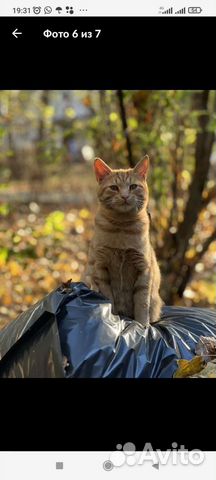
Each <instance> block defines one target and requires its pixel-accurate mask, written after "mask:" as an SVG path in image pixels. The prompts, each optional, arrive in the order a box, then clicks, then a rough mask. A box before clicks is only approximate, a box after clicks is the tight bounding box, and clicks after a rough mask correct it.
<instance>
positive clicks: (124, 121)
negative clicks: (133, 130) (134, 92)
mask: <svg viewBox="0 0 216 480" xmlns="http://www.w3.org/2000/svg"><path fill="white" fill-rule="evenodd" d="M116 94H117V97H118V101H119V108H120V114H121V121H122V128H123V133H124V137H125V140H126V145H127V153H128V161H129V165H130V167H132V168H133V167H134V160H133V155H132V145H131V140H130V136H129V132H128V124H127V116H126V111H125V106H124V94H123V91H122V90H117V92H116Z"/></svg>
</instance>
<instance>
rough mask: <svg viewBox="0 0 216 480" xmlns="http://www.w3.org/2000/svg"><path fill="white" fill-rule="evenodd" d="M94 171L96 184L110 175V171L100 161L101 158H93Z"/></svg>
mask: <svg viewBox="0 0 216 480" xmlns="http://www.w3.org/2000/svg"><path fill="white" fill-rule="evenodd" d="M94 171H95V175H96V179H97V181H98V183H100V182H102V180H103V179H104V178H105V177H106V176H107V175H110V173H112V170H111V168H110V167H108V165H107V164H106V163H105V162H103V160H101V158H95V161H94Z"/></svg>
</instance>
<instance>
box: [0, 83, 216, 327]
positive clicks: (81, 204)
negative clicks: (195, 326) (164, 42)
mask: <svg viewBox="0 0 216 480" xmlns="http://www.w3.org/2000/svg"><path fill="white" fill-rule="evenodd" d="M215 130H216V92H215V91H208V90H203V91H182V90H178V91H176V90H169V91H161V90H160V91H157V90H155V91H150V90H133V91H122V90H117V91H106V90H102V91H62V90H59V91H53V90H46V91H43V90H41V91H30V90H29V91H1V92H0V175H1V185H0V217H1V227H0V228H1V230H0V266H1V270H2V272H3V282H1V286H0V297H1V300H0V302H1V306H0V313H1V318H2V324H4V323H6V322H7V321H9V320H10V319H12V318H14V317H15V316H16V315H17V314H18V313H19V312H20V311H22V310H23V309H25V308H26V307H27V306H29V305H30V304H31V303H32V302H34V301H36V300H37V299H38V298H40V297H41V296H42V295H43V294H44V293H46V292H48V291H50V289H52V288H55V286H57V285H58V284H59V283H60V282H61V281H65V280H67V279H68V278H72V279H73V280H74V281H79V279H80V276H81V274H82V271H83V269H84V266H85V262H86V259H87V250H88V243H89V240H90V238H91V235H92V229H93V216H94V213H95V209H96V191H95V186H96V184H95V180H94V175H93V171H92V161H93V158H94V156H100V157H102V158H103V159H104V160H105V161H106V162H107V163H108V164H109V165H110V166H113V167H115V168H118V167H119V168H121V167H122V168H124V167H128V166H133V165H134V164H135V163H136V162H137V161H138V160H140V158H141V157H142V156H143V154H145V153H148V155H149V156H150V162H151V163H150V165H151V168H150V172H149V179H148V181H149V187H150V195H151V199H150V205H149V207H150V211H151V217H152V228H151V236H152V242H153V244H154V247H155V249H156V251H157V256H158V259H159V263H160V266H161V270H162V276H163V284H162V292H161V293H162V296H163V298H164V300H165V301H166V302H167V303H169V304H181V305H186V306H187V305H188V306H191V305H200V306H214V304H215V298H216V291H215V290H216V289H215V260H216V249H215V247H216V228H215V213H216V208H215V196H216V185H215V167H216V144H215Z"/></svg>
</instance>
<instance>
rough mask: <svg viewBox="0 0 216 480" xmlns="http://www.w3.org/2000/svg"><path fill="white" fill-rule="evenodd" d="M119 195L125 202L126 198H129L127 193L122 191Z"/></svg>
mask: <svg viewBox="0 0 216 480" xmlns="http://www.w3.org/2000/svg"><path fill="white" fill-rule="evenodd" d="M121 197H122V198H123V200H125V202H126V200H127V199H128V198H129V195H128V193H122V194H121Z"/></svg>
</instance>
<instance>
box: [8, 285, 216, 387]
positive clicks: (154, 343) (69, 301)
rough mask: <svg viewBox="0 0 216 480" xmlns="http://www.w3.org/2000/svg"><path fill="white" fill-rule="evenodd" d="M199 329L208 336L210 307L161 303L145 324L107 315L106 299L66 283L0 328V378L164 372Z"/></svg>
mask: <svg viewBox="0 0 216 480" xmlns="http://www.w3.org/2000/svg"><path fill="white" fill-rule="evenodd" d="M201 335H203V336H208V337H210V336H213V337H215V338H216V313H215V312H214V311H213V310H209V309H202V308H183V307H164V308H163V312H162V317H161V320H160V321H159V322H157V323H156V324H154V325H151V326H150V327H148V328H147V329H145V328H142V326H141V325H139V324H138V323H136V322H135V321H133V320H130V319H126V318H120V317H119V316H115V315H112V313H111V304H110V303H109V301H108V300H107V299H106V298H105V297H103V296H102V295H100V294H99V293H96V292H94V291H91V290H89V289H88V288H87V287H86V286H85V285H84V284H83V283H70V284H67V285H65V286H63V287H60V288H59V289H57V290H55V291H53V292H51V293H50V294H48V295H47V296H46V297H45V298H43V299H42V300H41V301H39V302H38V303H37V304H36V305H34V306H33V307H31V308H30V309H28V310H27V311H26V312H24V313H22V314H21V315H20V316H19V317H18V318H17V319H16V320H15V321H14V322H12V323H11V324H10V325H9V326H8V327H6V328H5V329H4V330H3V331H2V332H1V333H0V359H1V360H0V377H14V378H15V377H22V378H23V377H34V378H35V377H46V378H48V377H66V378H75V377H76V378H89V377H91V378H101V377H103V378H105V377H110V378H131V377H132V378H171V377H172V376H173V374H174V372H175V371H176V370H177V359H181V358H184V359H188V360H189V359H191V358H192V357H193V356H194V355H195V347H196V343H197V342H198V339H199V337H200V336H201ZM62 356H65V357H66V358H67V362H68V363H67V366H66V368H64V367H63V360H62Z"/></svg>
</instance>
